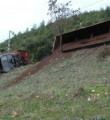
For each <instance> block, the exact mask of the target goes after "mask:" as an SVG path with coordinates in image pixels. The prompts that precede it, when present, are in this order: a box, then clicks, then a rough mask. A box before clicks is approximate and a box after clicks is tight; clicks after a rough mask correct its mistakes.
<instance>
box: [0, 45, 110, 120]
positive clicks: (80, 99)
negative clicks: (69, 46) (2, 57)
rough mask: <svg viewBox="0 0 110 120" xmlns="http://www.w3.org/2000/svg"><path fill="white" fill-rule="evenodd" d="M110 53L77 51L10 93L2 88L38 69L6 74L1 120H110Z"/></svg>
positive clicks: (103, 49)
mask: <svg viewBox="0 0 110 120" xmlns="http://www.w3.org/2000/svg"><path fill="white" fill-rule="evenodd" d="M108 49H110V46H102V47H99V48H94V49H89V50H80V51H77V52H75V53H73V56H72V57H71V58H70V59H66V60H64V61H62V62H58V63H56V64H49V65H47V66H45V68H44V69H43V70H41V71H39V72H38V73H35V74H33V75H30V76H28V77H26V78H25V80H23V81H22V82H20V83H19V84H17V85H14V86H11V87H9V88H7V89H2V88H4V87H5V86H6V85H8V84H9V83H10V82H11V81H14V80H15V78H16V76H20V75H21V72H23V71H25V70H26V69H30V67H33V66H34V65H31V66H30V65H29V66H25V67H20V68H17V69H15V70H14V71H11V72H9V73H4V74H2V75H1V76H0V88H1V90H0V120H74V119H77V120H81V119H91V120H93V118H94V119H97V120H110V52H108ZM57 61H58V59H57Z"/></svg>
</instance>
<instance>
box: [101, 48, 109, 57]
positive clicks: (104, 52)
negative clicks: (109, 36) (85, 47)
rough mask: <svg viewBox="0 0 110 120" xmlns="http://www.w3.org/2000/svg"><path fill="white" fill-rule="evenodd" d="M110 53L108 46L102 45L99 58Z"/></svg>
mask: <svg viewBox="0 0 110 120" xmlns="http://www.w3.org/2000/svg"><path fill="white" fill-rule="evenodd" d="M109 55H110V48H109V47H107V46H106V47H104V48H103V50H102V51H101V52H100V54H99V56H100V58H105V57H106V56H109Z"/></svg>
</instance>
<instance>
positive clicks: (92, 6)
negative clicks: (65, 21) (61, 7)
mask: <svg viewBox="0 0 110 120" xmlns="http://www.w3.org/2000/svg"><path fill="white" fill-rule="evenodd" d="M58 1H60V3H61V2H62V3H65V2H67V1H69V0H58ZM71 1H72V5H73V9H78V8H81V11H86V10H87V11H89V10H99V9H100V8H105V7H106V6H107V5H108V6H110V0H71ZM47 11H48V0H0V42H3V41H4V40H6V39H8V36H9V35H8V34H9V30H11V31H13V32H14V33H15V34H17V33H18V32H19V31H21V32H24V31H25V30H26V28H29V29H31V28H32V27H33V24H37V25H38V26H39V24H40V23H41V22H42V20H44V21H46V22H47V21H48V20H49V17H48V16H47ZM11 37H12V36H11Z"/></svg>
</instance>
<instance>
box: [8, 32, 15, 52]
mask: <svg viewBox="0 0 110 120" xmlns="http://www.w3.org/2000/svg"><path fill="white" fill-rule="evenodd" d="M11 34H13V35H14V32H12V31H9V40H8V52H9V51H10V39H11V38H10V36H11Z"/></svg>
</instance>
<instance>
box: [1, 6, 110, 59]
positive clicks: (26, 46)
mask: <svg viewBox="0 0 110 120" xmlns="http://www.w3.org/2000/svg"><path fill="white" fill-rule="evenodd" d="M69 19H71V18H68V19H67V22H69ZM109 19H110V7H107V8H106V9H105V10H104V9H100V10H99V11H90V12H84V13H80V14H78V15H76V16H75V17H74V23H73V24H71V26H65V27H66V28H65V32H69V31H73V30H76V29H80V28H82V27H86V26H90V25H93V24H96V23H99V22H103V21H105V20H109ZM54 38H55V32H54V31H53V29H52V24H51V23H48V24H47V25H45V22H44V21H42V23H41V24H40V26H39V27H38V28H36V26H35V25H34V26H33V28H32V29H31V30H30V31H29V30H28V29H26V32H25V33H20V32H19V34H18V35H15V36H14V37H13V38H12V39H11V50H15V49H21V50H28V51H29V52H30V54H31V58H33V59H34V60H35V61H39V60H41V59H42V58H44V57H46V56H48V55H49V54H51V52H52V45H53V42H54ZM7 44H8V41H7V40H6V41H5V42H3V43H1V44H0V51H1V52H5V51H7Z"/></svg>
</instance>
